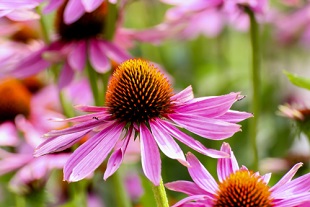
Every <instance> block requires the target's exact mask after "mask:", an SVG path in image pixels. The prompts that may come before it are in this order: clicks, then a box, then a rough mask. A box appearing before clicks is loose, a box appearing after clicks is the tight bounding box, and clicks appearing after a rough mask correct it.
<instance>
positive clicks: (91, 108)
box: [75, 105, 108, 112]
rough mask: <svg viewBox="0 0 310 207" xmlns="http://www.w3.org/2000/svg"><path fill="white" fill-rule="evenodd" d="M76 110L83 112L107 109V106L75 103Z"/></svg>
mask: <svg viewBox="0 0 310 207" xmlns="http://www.w3.org/2000/svg"><path fill="white" fill-rule="evenodd" d="M75 108H76V109H77V110H80V111H84V112H101V111H107V109H108V108H107V107H102V106H85V105H77V106H75Z"/></svg>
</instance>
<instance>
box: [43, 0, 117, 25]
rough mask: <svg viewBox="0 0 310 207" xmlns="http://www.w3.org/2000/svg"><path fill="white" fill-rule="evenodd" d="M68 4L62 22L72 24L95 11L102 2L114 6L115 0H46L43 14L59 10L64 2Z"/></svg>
mask: <svg viewBox="0 0 310 207" xmlns="http://www.w3.org/2000/svg"><path fill="white" fill-rule="evenodd" d="M66 1H67V2H68V4H67V5H66V8H65V10H64V13H63V15H64V16H63V18H64V22H65V23H66V24H72V23H73V22H75V21H77V20H78V19H79V18H80V17H81V16H83V15H84V14H85V13H91V12H93V11H95V10H96V9H97V8H98V7H99V6H100V5H101V4H102V3H103V2H107V1H108V2H110V3H113V4H115V3H116V2H117V0H58V1H55V0H48V5H47V6H46V7H45V9H44V12H45V13H46V12H51V11H53V10H55V9H57V8H59V7H60V6H61V5H62V4H63V3H64V2H66Z"/></svg>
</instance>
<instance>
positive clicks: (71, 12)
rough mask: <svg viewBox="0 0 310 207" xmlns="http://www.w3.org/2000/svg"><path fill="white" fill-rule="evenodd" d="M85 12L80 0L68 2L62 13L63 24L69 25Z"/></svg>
mask: <svg viewBox="0 0 310 207" xmlns="http://www.w3.org/2000/svg"><path fill="white" fill-rule="evenodd" d="M84 12H85V8H84V6H83V4H82V3H81V0H74V1H72V0H71V1H69V2H68V4H67V6H66V8H65V12H64V22H65V23H66V24H71V23H73V22H75V21H76V20H78V19H79V18H80V17H81V16H82V15H83V14H84Z"/></svg>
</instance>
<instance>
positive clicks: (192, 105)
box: [177, 93, 240, 118]
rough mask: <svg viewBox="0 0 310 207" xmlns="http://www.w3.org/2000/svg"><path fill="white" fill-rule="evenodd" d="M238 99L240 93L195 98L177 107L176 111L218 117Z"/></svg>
mask: <svg viewBox="0 0 310 207" xmlns="http://www.w3.org/2000/svg"><path fill="white" fill-rule="evenodd" d="M239 97H240V93H230V94H227V95H223V96H215V97H207V98H195V99H193V100H191V101H190V102H189V103H186V104H184V105H182V106H180V107H178V109H177V111H178V112H179V113H189V114H193V115H194V114H195V115H199V116H204V117H208V118H213V117H218V116H221V115H223V114H225V113H226V112H227V111H228V110H229V109H230V107H231V106H232V104H233V103H234V102H235V101H236V100H238V98H239Z"/></svg>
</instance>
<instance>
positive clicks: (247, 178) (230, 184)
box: [214, 170, 273, 207]
mask: <svg viewBox="0 0 310 207" xmlns="http://www.w3.org/2000/svg"><path fill="white" fill-rule="evenodd" d="M237 206H240V207H271V206H273V204H272V199H271V198H270V191H269V187H268V186H267V185H266V184H265V183H264V182H263V181H262V180H261V178H260V177H259V176H257V175H254V174H253V173H251V172H249V171H247V170H240V171H237V172H236V173H233V174H231V175H230V176H229V177H228V178H227V179H226V180H225V181H223V182H222V183H220V184H219V190H218V192H217V195H216V201H215V203H214V207H237Z"/></svg>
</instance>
